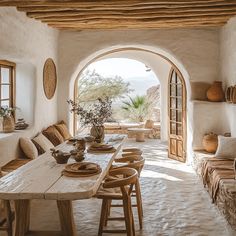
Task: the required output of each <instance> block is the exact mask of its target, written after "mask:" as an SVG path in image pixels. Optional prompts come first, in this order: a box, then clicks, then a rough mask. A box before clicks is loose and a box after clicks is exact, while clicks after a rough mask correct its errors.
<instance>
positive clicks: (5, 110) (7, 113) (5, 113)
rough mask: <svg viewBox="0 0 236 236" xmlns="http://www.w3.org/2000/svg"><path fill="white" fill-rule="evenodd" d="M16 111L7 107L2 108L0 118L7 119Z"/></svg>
mask: <svg viewBox="0 0 236 236" xmlns="http://www.w3.org/2000/svg"><path fill="white" fill-rule="evenodd" d="M15 110H16V108H12V107H8V106H2V107H1V108H0V117H7V116H11V115H12V113H13V112H14V111H15Z"/></svg>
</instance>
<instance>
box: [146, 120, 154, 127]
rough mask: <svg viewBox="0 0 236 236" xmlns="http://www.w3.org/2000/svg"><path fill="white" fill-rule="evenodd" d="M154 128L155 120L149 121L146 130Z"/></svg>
mask: <svg viewBox="0 0 236 236" xmlns="http://www.w3.org/2000/svg"><path fill="white" fill-rule="evenodd" d="M153 126H154V121H153V120H147V121H146V123H145V128H147V129H152V128H153Z"/></svg>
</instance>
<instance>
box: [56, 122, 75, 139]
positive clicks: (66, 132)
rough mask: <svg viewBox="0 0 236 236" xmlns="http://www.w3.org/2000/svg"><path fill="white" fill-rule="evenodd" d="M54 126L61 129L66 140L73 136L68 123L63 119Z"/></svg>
mask: <svg viewBox="0 0 236 236" xmlns="http://www.w3.org/2000/svg"><path fill="white" fill-rule="evenodd" d="M54 126H55V128H56V129H57V130H58V131H59V133H60V134H61V136H62V137H63V139H64V140H67V139H70V138H72V136H71V134H70V132H69V130H68V128H67V126H66V123H65V122H64V121H61V122H59V123H58V124H56V125H54Z"/></svg>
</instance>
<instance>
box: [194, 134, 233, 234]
mask: <svg viewBox="0 0 236 236" xmlns="http://www.w3.org/2000/svg"><path fill="white" fill-rule="evenodd" d="M235 158H236V138H232V137H223V136H219V137H218V149H217V151H216V153H215V154H210V153H207V152H205V151H195V153H194V167H195V169H196V172H197V174H198V175H199V176H200V178H202V181H203V184H204V186H205V187H206V189H207V190H208V192H209V194H210V196H211V198H212V202H213V203H215V204H216V205H217V207H218V208H219V209H220V211H221V212H222V213H223V215H224V216H225V218H226V219H227V221H228V222H229V224H230V225H231V227H232V228H233V229H234V230H236V179H235V173H236V172H235V170H234V161H235Z"/></svg>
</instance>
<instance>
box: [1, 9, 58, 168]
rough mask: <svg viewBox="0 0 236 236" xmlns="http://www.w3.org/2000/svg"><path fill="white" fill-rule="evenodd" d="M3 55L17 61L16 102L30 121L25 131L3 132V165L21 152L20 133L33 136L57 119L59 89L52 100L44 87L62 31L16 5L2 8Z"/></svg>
mask: <svg viewBox="0 0 236 236" xmlns="http://www.w3.org/2000/svg"><path fill="white" fill-rule="evenodd" d="M0 34H1V37H0V59H3V60H9V61H13V62H15V63H16V86H17V87H16V105H17V106H19V108H21V109H22V111H24V112H23V116H24V118H25V119H26V121H27V122H29V123H30V126H31V127H30V128H29V129H27V130H25V131H20V132H14V133H11V134H0V151H1V152H0V166H1V165H3V164H4V163H6V162H8V161H9V160H11V159H14V158H16V157H18V156H19V155H20V152H19V146H18V140H19V137H22V136H28V137H32V136H33V135H35V134H36V133H37V132H39V131H41V130H42V128H44V127H46V126H48V125H49V124H52V123H54V122H56V121H57V93H56V94H55V95H54V97H53V98H52V99H51V100H48V99H47V98H46V97H45V95H44V91H43V66H44V62H45V60H46V59H47V58H48V57H51V58H53V60H54V61H55V63H56V64H57V49H58V48H57V41H58V31H57V30H54V29H52V28H50V27H48V26H47V25H45V24H42V23H40V22H38V21H35V20H33V19H30V18H28V17H27V16H26V15H25V13H23V12H19V11H17V10H16V8H13V7H1V8H0Z"/></svg>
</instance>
